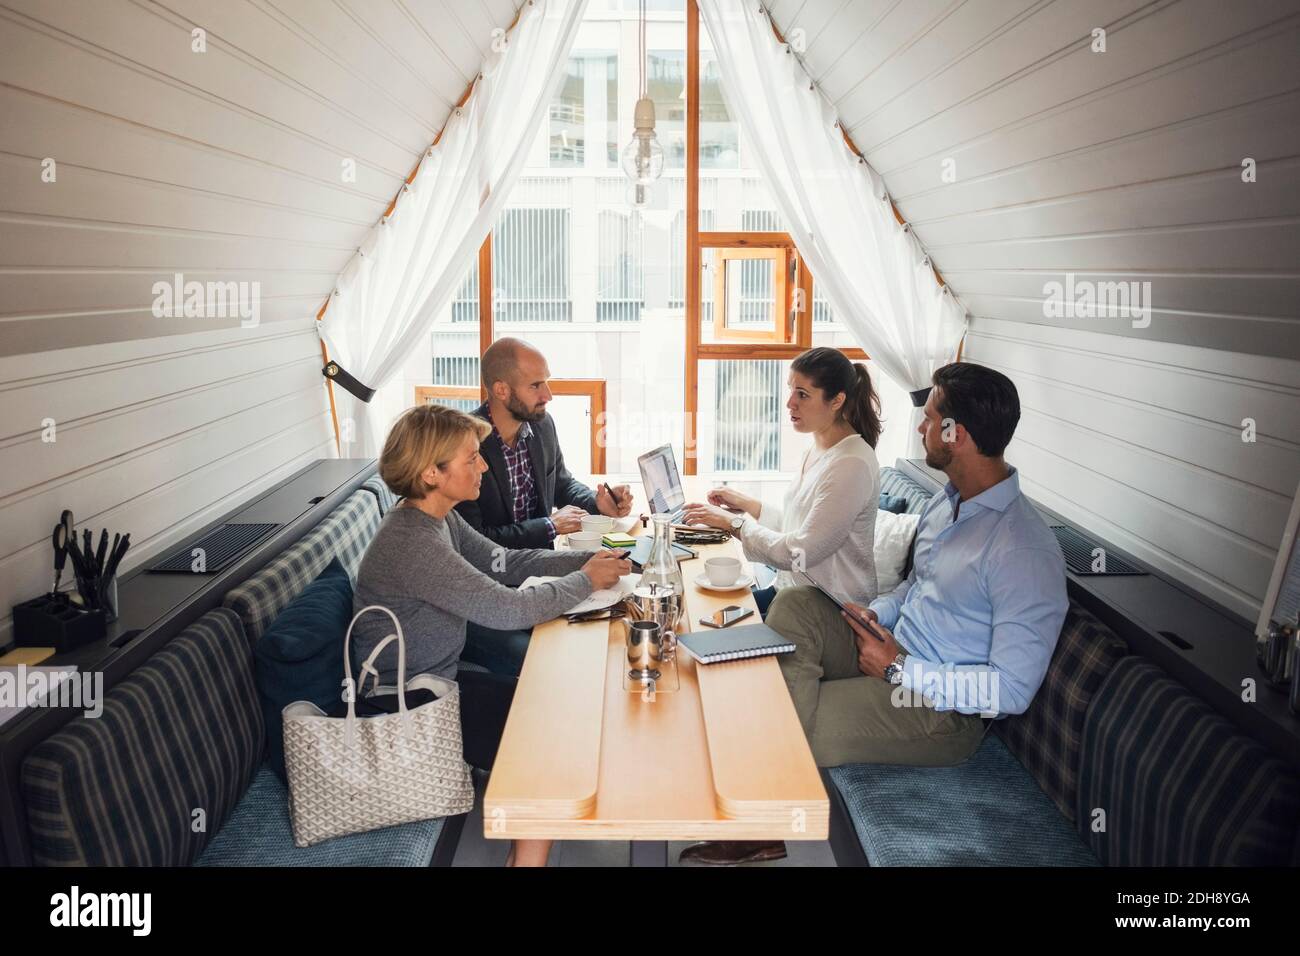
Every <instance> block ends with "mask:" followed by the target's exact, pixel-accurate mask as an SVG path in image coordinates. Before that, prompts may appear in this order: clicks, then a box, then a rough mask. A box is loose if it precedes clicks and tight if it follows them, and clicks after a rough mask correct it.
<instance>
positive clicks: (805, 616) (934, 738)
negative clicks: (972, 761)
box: [767, 363, 1068, 766]
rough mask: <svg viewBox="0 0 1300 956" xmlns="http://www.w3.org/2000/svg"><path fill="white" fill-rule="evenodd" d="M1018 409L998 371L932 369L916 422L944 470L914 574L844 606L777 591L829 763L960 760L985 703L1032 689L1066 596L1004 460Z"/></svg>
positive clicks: (1010, 708)
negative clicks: (866, 601)
mask: <svg viewBox="0 0 1300 956" xmlns="http://www.w3.org/2000/svg"><path fill="white" fill-rule="evenodd" d="M1019 419H1020V401H1019V397H1018V395H1017V393H1016V388H1015V385H1014V384H1012V382H1011V380H1010V379H1009V378H1007V377H1006V376H1005V375H1003V374H1001V373H1000V372H996V371H994V370H993V369H989V368H985V367H984V366H980V365H974V364H971V363H957V364H953V365H947V366H944V367H943V368H941V369H939V370H938V371H936V372H935V374H934V387H933V388H932V389H931V391H930V396H929V399H928V401H927V402H926V406H925V419H924V421H923V422H922V424H921V426H920V429H919V431H920V433H921V436H922V439H923V443H924V446H925V453H926V463H927V464H929V465H930V467H932V468H938V469H941V470H942V471H944V472H945V473H946V474H947V475H948V478H949V481H948V485H947V487H946V488H945V489H944V490H943V492H942V493H941V494H937V495H935V496H934V497H933V498H932V499H931V500H930V502H929V504H928V505H927V506H926V509H925V511H924V512H922V514H921V518H920V523H919V525H918V528H917V535H916V550H915V558H914V560H913V567H912V571H911V573H910V574H909V575H908V577H907V579H906V580H905V581H903V582H902V583H901V584H900V585H899V586H898V587H897V588H895V589H894V590H893V591H892V592H890V593H889V594H884V595H881V596H880V597H879V598H877V599H876V600H875V601H873V602H872V603H871V606H870V607H869V608H862V607H858V606H855V605H850V606H848V611H849V613H844V612H841V611H839V609H837V608H836V607H835V606H834V605H833V604H831V602H830V601H828V600H827V599H826V598H825V597H824V596H823V595H822V594H821V593H820V592H818V591H816V590H815V589H811V588H792V589H788V590H785V591H782V592H780V593H779V594H778V595H777V597H776V600H774V601H773V603H772V607H771V610H770V611H769V612H768V618H767V623H768V624H769V625H770V626H772V627H773V628H775V629H776V630H777V631H780V632H781V633H782V634H783V635H785V636H787V637H789V638H790V639H791V641H792V642H793V643H794V644H795V646H796V648H797V649H796V651H795V652H794V653H793V654H786V655H783V656H782V657H781V658H780V664H781V670H782V672H783V674H784V676H785V678H786V683H787V685H788V686H789V688H790V694H791V697H792V698H793V699H794V704H795V709H796V710H797V711H798V713H799V719H800V721H802V723H803V726H804V730H805V732H806V733H807V734H808V739H809V742H810V744H811V746H812V750H813V755H814V756H815V757H816V758H817V763H818V764H819V765H820V766H836V765H838V764H842V763H905V764H926V765H944V764H951V763H957V762H960V761H961V760H964V759H965V758H966V757H968V756H970V754H971V752H973V751H974V749H975V748H976V747H977V746H978V745H979V742H980V739H981V738H982V736H983V730H984V726H983V722H982V721H981V720H980V717H981V716H984V717H1000V716H1003V715H1006V714H1019V713H1023V712H1024V710H1025V709H1026V708H1027V707H1028V706H1029V704H1030V702H1031V701H1032V700H1033V697H1034V694H1035V693H1036V692H1037V690H1038V687H1039V685H1040V684H1041V683H1042V681H1043V676H1044V675H1045V674H1046V673H1047V666H1048V664H1049V663H1050V661H1051V658H1052V651H1053V650H1054V649H1055V647H1056V640H1057V637H1058V636H1059V635H1060V632H1061V625H1062V623H1063V622H1064V620H1065V612H1066V608H1067V603H1068V602H1067V598H1066V591H1065V561H1064V558H1063V557H1062V555H1061V549H1060V547H1059V546H1058V545H1057V543H1056V538H1055V537H1054V536H1053V534H1052V532H1051V529H1050V528H1048V526H1047V524H1046V522H1044V521H1043V519H1042V517H1041V516H1040V515H1039V514H1038V512H1037V511H1036V510H1035V508H1034V506H1033V505H1031V504H1030V503H1029V501H1028V500H1027V499H1026V498H1025V497H1024V495H1022V494H1021V492H1020V478H1019V475H1018V474H1017V472H1016V469H1014V468H1012V467H1011V466H1010V465H1008V464H1007V463H1006V461H1005V460H1004V459H1003V451H1004V450H1005V448H1006V446H1007V443H1008V442H1009V441H1010V440H1011V436H1012V434H1013V433H1014V432H1015V427H1016V423H1017V422H1018V421H1019ZM852 615H857V616H858V619H856V620H855V619H854V617H853V616H852Z"/></svg>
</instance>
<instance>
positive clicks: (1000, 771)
mask: <svg viewBox="0 0 1300 956" xmlns="http://www.w3.org/2000/svg"><path fill="white" fill-rule="evenodd" d="M830 775H831V780H833V781H834V783H835V786H836V787H837V788H838V789H839V791H840V793H841V794H842V795H843V797H844V804H845V806H846V807H847V809H848V812H849V816H850V817H851V818H852V820H853V827H854V829H855V830H856V831H857V835H858V841H859V842H860V843H861V844H862V849H863V852H865V853H866V856H867V862H868V863H869V864H871V865H872V866H1096V865H1097V861H1096V859H1094V858H1093V856H1092V854H1091V853H1090V852H1088V848H1087V847H1086V846H1084V845H1083V843H1082V842H1081V841H1080V840H1079V835H1078V834H1077V833H1075V832H1074V828H1073V827H1071V826H1070V824H1069V822H1067V821H1066V819H1065V818H1064V817H1063V816H1061V815H1060V814H1059V813H1057V812H1056V807H1054V806H1053V805H1052V801H1051V800H1049V799H1048V798H1047V796H1046V794H1044V793H1043V791H1042V790H1040V789H1039V788H1038V785H1037V784H1036V783H1034V779H1033V778H1032V777H1031V776H1030V775H1029V774H1028V773H1027V772H1026V770H1025V768H1024V767H1022V766H1021V765H1020V764H1019V763H1017V762H1016V758H1015V757H1013V756H1012V755H1011V754H1010V753H1009V752H1008V751H1007V748H1006V747H1005V746H1004V745H1003V744H1002V741H1000V740H998V738H997V737H994V736H993V735H992V734H989V735H986V736H985V738H984V742H983V743H981V744H980V746H979V749H977V750H976V751H975V753H974V754H972V755H971V757H970V759H969V760H966V761H965V762H963V763H959V764H956V765H955V766H952V767H901V766H893V765H882V764H848V765H845V766H841V767H833V768H831V770H830Z"/></svg>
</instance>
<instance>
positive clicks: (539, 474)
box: [456, 404, 597, 548]
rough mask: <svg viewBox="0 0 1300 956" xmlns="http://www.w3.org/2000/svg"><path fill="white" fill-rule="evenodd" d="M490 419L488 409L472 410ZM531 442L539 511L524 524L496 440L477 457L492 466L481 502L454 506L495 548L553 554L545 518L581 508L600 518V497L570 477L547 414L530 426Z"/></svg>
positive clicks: (485, 443) (492, 438)
mask: <svg viewBox="0 0 1300 956" xmlns="http://www.w3.org/2000/svg"><path fill="white" fill-rule="evenodd" d="M474 414H475V415H477V416H478V417H479V418H482V419H487V418H488V410H487V405H486V404H484V405H480V406H479V407H478V408H476V409H475V410H474ZM532 429H533V434H532V437H531V438H529V439H528V456H529V458H531V459H532V463H533V480H534V482H536V485H537V497H538V507H537V508H535V509H534V511H533V513H532V514H530V515H529V516H528V517H527V518H525V519H524V520H523V521H515V518H514V514H515V509H514V502H513V501H512V500H511V498H510V476H509V474H508V473H507V472H506V458H505V450H504V448H503V446H502V444H501V439H500V438H498V437H497V436H496V435H495V434H492V435H489V436H488V437H487V438H485V439H483V443H482V444H481V445H479V454H481V455H482V456H483V459H484V461H486V462H487V464H488V470H487V471H485V472H483V484H482V487H481V488H480V489H479V496H478V500H477V501H462V502H461V503H460V504H458V505H457V506H456V510H457V511H459V512H460V516H461V517H462V518H464V519H465V520H466V521H468V522H469V523H470V525H472V526H473V527H474V528H475V529H477V530H478V531H479V532H481V533H482V534H483V535H485V536H486V537H488V538H490V539H491V540H493V541H495V542H496V543H497V544H500V545H504V546H505V547H507V548H549V547H551V546H552V545H551V536H550V531H549V529H548V528H547V522H546V518H547V516H548V515H549V514H550V513H551V509H552V508H553V507H554V508H563V507H564V506H565V505H577V506H578V507H579V508H582V509H583V510H584V511H589V512H590V513H591V514H596V513H597V510H596V494H595V492H593V491H592V490H591V489H590V488H588V487H587V486H586V485H584V484H583V483H582V482H580V481H578V480H576V479H575V478H574V477H573V476H572V475H570V474H569V469H567V468H565V467H564V453H563V452H561V451H560V443H559V440H558V439H557V438H556V436H555V422H554V421H553V420H552V419H551V416H550V415H549V414H548V415H547V416H546V417H545V418H543V419H542V420H541V421H540V422H533V423H532Z"/></svg>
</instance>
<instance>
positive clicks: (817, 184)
mask: <svg viewBox="0 0 1300 956" xmlns="http://www.w3.org/2000/svg"><path fill="white" fill-rule="evenodd" d="M699 7H700V17H701V19H702V21H703V23H704V25H705V27H706V28H707V30H708V31H709V36H710V38H712V40H713V48H714V50H715V51H716V53H717V59H718V70H719V72H720V73H721V76H722V84H723V89H724V91H725V92H726V99H727V106H728V108H729V109H730V111H731V114H732V115H733V116H734V117H736V120H737V121H738V122H739V124H740V127H741V129H742V130H744V132H745V135H746V137H747V138H748V139H749V141H750V144H751V146H752V153H753V159H754V161H755V163H756V164H757V165H758V167H759V170H760V171H761V172H762V174H763V177H764V178H765V179H766V181H767V186H768V188H769V189H770V190H771V192H772V196H773V199H774V200H775V202H776V206H777V209H778V210H780V212H781V214H782V215H783V216H784V217H785V220H786V222H787V223H788V225H789V229H790V235H791V237H792V238H793V239H794V241H795V244H796V245H798V247H799V251H800V252H801V253H802V254H803V256H804V258H805V259H806V260H807V262H808V266H809V268H810V269H811V270H812V274H813V277H814V279H815V280H816V284H817V287H818V288H819V289H820V290H821V291H822V292H823V293H824V294H825V296H826V298H827V299H828V300H829V301H830V304H831V307H832V308H833V309H834V310H835V316H836V318H837V319H839V320H840V321H842V322H843V323H844V324H845V325H846V326H848V328H849V330H850V331H851V332H852V333H853V334H854V336H855V337H856V338H857V340H858V342H859V343H860V344H861V346H862V348H863V349H865V350H866V352H867V354H868V355H870V356H871V358H872V361H873V362H874V363H875V364H876V365H877V366H878V367H879V368H880V369H881V370H882V371H883V372H884V373H885V374H886V375H888V376H889V377H890V378H892V379H893V380H894V381H895V382H896V383H897V384H899V385H901V386H902V387H903V388H905V389H907V390H908V391H909V392H910V391H914V390H918V389H923V388H926V387H928V386H929V384H930V376H931V374H932V373H933V371H934V370H935V369H936V368H937V367H938V366H940V365H943V364H945V363H947V362H950V361H952V360H953V359H954V358H955V357H956V354H957V347H958V345H959V344H960V342H961V338H962V335H963V334H964V333H965V330H966V318H965V310H964V309H963V308H962V306H961V305H960V304H959V303H958V302H957V301H956V300H955V299H954V298H953V296H952V295H951V294H950V293H948V292H946V291H945V290H944V289H943V288H942V287H940V285H939V284H938V283H937V282H936V281H935V278H934V273H933V272H932V271H931V269H930V264H929V260H928V259H927V258H926V257H925V253H924V251H923V250H922V249H921V248H920V245H919V244H918V243H917V242H916V239H915V237H913V236H912V234H911V232H910V230H907V229H904V227H903V226H902V225H900V224H899V223H898V220H897V219H895V217H894V214H893V211H892V210H891V208H890V204H889V198H888V196H887V194H886V192H885V186H884V182H883V181H882V180H881V179H880V177H879V176H878V175H877V174H876V173H875V171H874V170H872V169H871V167H870V166H868V165H867V164H866V162H864V161H862V160H861V159H859V158H858V157H857V156H856V155H855V154H854V153H853V151H852V150H851V149H849V147H848V144H847V143H845V142H844V138H843V136H842V135H841V133H840V130H839V127H838V126H837V119H836V117H835V115H834V113H833V111H832V110H831V108H830V105H829V104H828V103H827V102H826V100H825V99H824V98H823V97H822V95H821V94H820V93H819V92H818V91H817V90H816V89H815V88H813V85H812V82H811V80H810V79H809V78H808V75H807V73H805V72H804V69H803V67H802V66H801V65H800V63H799V62H798V60H797V59H796V58H795V57H794V56H793V55H791V54H790V53H789V52H788V51H787V49H786V47H785V45H784V44H782V43H780V42H779V41H778V40H777V39H776V36H775V35H774V34H773V32H772V25H771V23H770V22H769V20H768V17H767V15H766V13H765V12H764V9H763V6H762V4H761V3H760V2H759V0H699ZM914 447H919V445H918V446H914Z"/></svg>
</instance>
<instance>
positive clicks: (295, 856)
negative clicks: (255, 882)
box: [195, 766, 444, 866]
mask: <svg viewBox="0 0 1300 956" xmlns="http://www.w3.org/2000/svg"><path fill="white" fill-rule="evenodd" d="M443 823H444V819H443V818H439V819H436V820H417V821H416V822H414V823H403V824H402V825H401V826H395V827H384V828H383V829H382V830H370V831H368V832H366V833H351V834H348V835H347V836H341V837H335V838H334V839H333V840H326V841H325V842H324V843H317V844H316V845H315V846H308V847H298V846H295V845H294V842H293V825H292V823H291V822H290V820H289V791H288V790H287V789H286V788H285V785H284V783H283V782H282V781H281V780H280V778H279V777H277V776H276V775H275V772H274V771H273V770H271V768H270V767H269V766H264V767H263V768H262V769H261V771H260V772H259V773H258V774H257V777H256V778H255V779H254V780H253V785H252V786H251V787H249V788H248V792H247V793H246V794H244V798H243V799H242V800H240V801H239V806H237V807H235V812H234V814H233V815H232V816H231V817H230V822H229V823H228V824H226V826H225V827H224V828H223V829H222V830H221V832H220V833H218V834H217V835H216V836H215V837H214V838H213V839H212V843H211V845H210V846H209V847H208V848H207V850H205V851H204V853H203V855H202V856H201V857H199V859H198V862H197V863H196V864H195V865H196V866H428V865H429V861H430V860H431V859H432V858H433V848H434V846H435V845H436V844H437V842H438V836H439V834H440V833H441V832H442V828H443Z"/></svg>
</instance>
